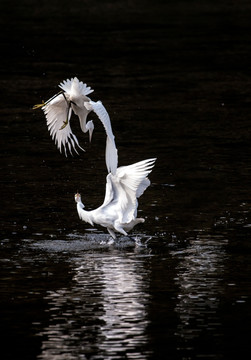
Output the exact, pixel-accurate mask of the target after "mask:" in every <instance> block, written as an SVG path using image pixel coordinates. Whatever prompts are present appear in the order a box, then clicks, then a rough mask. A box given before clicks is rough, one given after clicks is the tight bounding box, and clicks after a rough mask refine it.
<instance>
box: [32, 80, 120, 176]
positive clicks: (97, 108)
mask: <svg viewBox="0 0 251 360" xmlns="http://www.w3.org/2000/svg"><path fill="white" fill-rule="evenodd" d="M59 87H60V88H61V89H62V91H60V92H59V93H57V94H56V95H54V96H53V97H51V98H50V99H49V100H48V101H46V102H43V103H42V104H38V105H34V107H33V109H38V108H42V110H43V111H44V113H45V116H46V120H47V126H48V130H49V131H50V135H51V136H52V139H53V140H55V143H56V145H57V147H58V149H59V150H60V152H62V147H63V148H64V151H65V155H66V156H67V150H69V152H70V153H71V154H72V149H73V150H74V151H75V152H76V153H77V154H78V151H77V149H76V146H77V147H78V148H80V149H81V150H83V151H84V149H83V148H82V147H81V146H80V145H79V142H78V139H77V137H76V136H75V135H74V134H73V132H72V130H71V127H70V119H71V115H72V110H73V112H74V113H75V114H76V115H77V116H78V117H79V122H80V127H81V130H82V131H83V132H84V133H86V132H87V131H89V140H90V141H91V138H92V132H93V129H94V124H93V121H92V120H90V121H88V122H86V119H87V115H88V114H89V113H90V112H91V111H94V112H95V113H96V114H97V116H98V118H99V119H100V121H101V122H102V124H103V126H104V128H105V131H106V134H107V139H106V155H105V158H106V166H107V170H108V173H109V172H112V173H113V174H115V172H116V169H117V163H118V154H117V149H116V145H115V140H114V135H113V132H112V126H111V121H110V117H109V115H108V113H107V111H106V109H105V107H104V106H103V104H102V103H101V101H97V102H95V101H92V100H91V99H90V98H89V97H88V96H87V95H89V94H90V93H91V92H93V91H94V90H92V89H91V88H90V87H89V86H87V85H86V84H84V83H83V82H82V81H79V80H78V78H76V77H74V78H72V79H71V80H69V79H67V80H64V81H63V82H62V83H60V85H59Z"/></svg>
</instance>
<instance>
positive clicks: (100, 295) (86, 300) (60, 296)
mask: <svg viewBox="0 0 251 360" xmlns="http://www.w3.org/2000/svg"><path fill="white" fill-rule="evenodd" d="M74 262H75V264H76V267H75V269H74V271H75V275H74V276H73V281H72V282H71V286H70V287H69V288H62V289H60V290H57V291H50V292H48V294H47V296H46V300H47V302H48V304H49V306H50V308H49V310H48V311H49V314H50V323H49V326H48V327H47V328H45V329H44V331H43V332H42V333H41V335H42V336H43V337H45V338H46V339H45V340H44V341H43V344H42V353H41V355H40V356H39V358H40V359H53V360H55V359H76V358H81V359H82V358H83V359H85V358H87V357H88V356H94V355H99V356H101V357H102V358H111V359H112V358H113V357H114V358H115V357H116V359H119V358H125V357H126V358H127V354H130V356H132V357H133V358H134V359H141V360H144V359H146V358H148V355H147V351H146V344H147V335H146V326H147V325H148V320H147V314H146V304H148V300H149V295H148V293H147V292H146V290H147V289H148V283H147V281H148V280H147V279H148V276H147V271H146V270H145V269H143V264H142V262H141V261H137V260H135V259H130V258H127V257H125V256H114V255H113V256H111V255H105V254H96V255H95V254H92V255H91V254H86V256H84V257H82V258H78V259H74ZM143 270H144V271H143ZM143 274H144V275H143ZM85 356H87V357H85Z"/></svg>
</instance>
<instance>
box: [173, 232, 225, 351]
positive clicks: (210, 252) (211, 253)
mask: <svg viewBox="0 0 251 360" xmlns="http://www.w3.org/2000/svg"><path fill="white" fill-rule="evenodd" d="M226 242H227V240H224V238H222V237H217V236H215V237H213V236H209V235H207V236H198V237H197V238H196V239H194V240H190V246H189V247H188V248H187V249H185V250H183V251H180V252H173V255H174V256H175V257H178V258H180V259H181V261H180V262H179V264H178V266H177V277H176V279H175V282H176V284H177V285H178V287H179V290H178V299H177V304H176V308H175V311H176V312H177V314H178V316H179V319H180V321H179V325H178V327H177V333H176V335H177V336H178V337H179V338H180V339H181V341H180V344H181V345H180V348H179V350H184V349H186V350H188V349H190V350H192V346H193V342H192V340H195V339H196V338H199V336H201V334H202V333H207V335H210V334H211V335H213V337H214V339H215V338H216V337H217V336H221V335H222V334H221V323H220V320H219V317H218V313H217V310H218V306H219V297H220V295H221V293H222V291H223V290H222V280H223V273H224V262H225V251H224V249H223V246H224V245H225V244H226ZM208 338H210V336H209V337H208ZM211 348H212V351H213V344H211ZM205 351H208V349H207V350H205Z"/></svg>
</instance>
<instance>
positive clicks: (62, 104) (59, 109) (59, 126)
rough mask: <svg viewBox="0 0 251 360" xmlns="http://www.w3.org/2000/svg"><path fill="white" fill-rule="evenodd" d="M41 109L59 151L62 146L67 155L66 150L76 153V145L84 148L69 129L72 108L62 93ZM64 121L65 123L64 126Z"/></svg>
mask: <svg viewBox="0 0 251 360" xmlns="http://www.w3.org/2000/svg"><path fill="white" fill-rule="evenodd" d="M42 109H43V111H44V113H45V116H46V121H47V126H48V130H49V132H50V135H51V137H52V139H53V140H54V141H55V143H56V145H57V147H58V149H59V151H60V152H62V148H64V151H65V156H67V150H69V152H70V153H71V154H72V150H74V151H75V152H76V153H77V154H78V152H77V149H76V146H77V147H79V148H80V149H81V150H84V149H83V148H81V146H80V145H79V143H78V139H77V138H76V136H75V135H74V134H73V132H72V130H71V127H70V118H71V113H72V109H71V107H69V105H68V102H67V101H66V99H65V97H64V95H63V94H59V95H58V96H57V97H55V98H52V99H51V100H48V101H47V102H46V104H45V105H44V106H43V108H42ZM66 122H67V125H66V126H64V124H65V123H66Z"/></svg>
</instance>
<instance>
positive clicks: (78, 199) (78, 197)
mask: <svg viewBox="0 0 251 360" xmlns="http://www.w3.org/2000/svg"><path fill="white" fill-rule="evenodd" d="M75 201H76V203H78V202H81V195H80V194H79V193H77V194H75Z"/></svg>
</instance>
